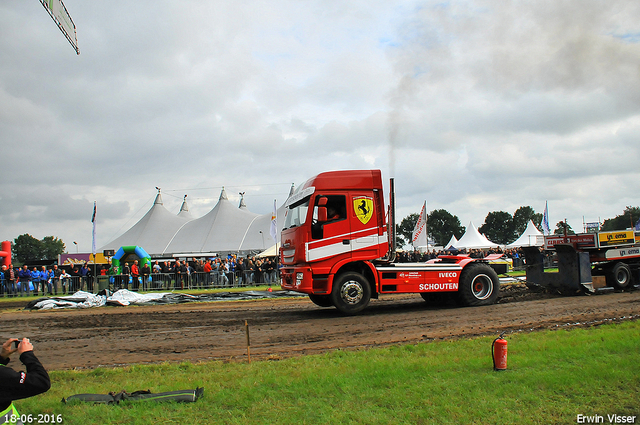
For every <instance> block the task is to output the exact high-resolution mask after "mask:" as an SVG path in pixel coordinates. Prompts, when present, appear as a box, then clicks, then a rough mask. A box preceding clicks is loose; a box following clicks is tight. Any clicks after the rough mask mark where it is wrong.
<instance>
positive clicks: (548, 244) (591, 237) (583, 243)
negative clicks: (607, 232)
mask: <svg viewBox="0 0 640 425" xmlns="http://www.w3.org/2000/svg"><path fill="white" fill-rule="evenodd" d="M596 242H597V241H596V235H595V234H594V233H589V234H582V235H567V236H566V237H564V236H561V235H554V236H545V238H544V249H554V248H553V247H554V246H556V245H558V244H561V243H569V244H573V245H575V246H576V248H597V243H596Z"/></svg>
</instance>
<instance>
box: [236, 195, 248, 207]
mask: <svg viewBox="0 0 640 425" xmlns="http://www.w3.org/2000/svg"><path fill="white" fill-rule="evenodd" d="M245 193H246V192H238V194H239V195H240V205H238V208H247V204H245V203H244V194H245Z"/></svg>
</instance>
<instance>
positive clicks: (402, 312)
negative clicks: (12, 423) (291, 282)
mask: <svg viewBox="0 0 640 425" xmlns="http://www.w3.org/2000/svg"><path fill="white" fill-rule="evenodd" d="M5 308H6V307H5ZM639 317H640V291H635V292H626V293H608V294H602V295H593V296H577V297H555V296H550V295H545V294H531V293H530V292H528V291H527V290H526V288H525V287H524V286H520V285H516V286H513V287H511V289H507V290H504V291H503V297H502V298H501V300H500V302H499V303H498V304H496V305H493V306H488V307H475V308H460V307H455V306H447V307H439V308H434V307H428V306H427V305H426V303H425V302H424V301H423V300H422V298H421V297H420V296H418V295H395V296H384V297H381V298H380V299H379V300H372V302H371V304H370V306H369V307H368V308H367V310H365V311H364V312H363V314H361V315H359V316H355V317H343V316H341V315H340V314H339V313H338V312H337V311H336V310H335V309H333V308H319V307H317V306H315V305H314V304H312V303H311V302H310V301H309V300H308V299H306V298H295V299H267V300H259V301H239V302H238V301H236V302H228V301H225V302H214V303H198V304H195V303H193V304H178V305H163V306H139V307H103V308H95V309H88V310H58V311H31V312H30V311H17V312H16V311H12V312H11V311H5V312H3V313H1V314H0V329H1V331H0V332H1V333H0V336H1V337H3V338H4V339H6V338H8V337H11V336H13V337H21V336H27V337H29V338H31V340H32V341H33V343H34V346H35V350H36V354H37V355H38V357H39V358H40V360H41V361H42V363H43V364H45V365H46V366H47V368H48V369H49V370H58V369H73V368H93V367H97V366H117V365H125V364H137V363H159V362H163V361H170V362H176V361H184V360H189V361H192V362H197V361H203V360H210V359H219V360H230V361H239V360H245V359H246V355H247V348H246V334H245V326H244V322H245V320H247V322H248V323H249V329H250V336H251V358H252V360H256V359H280V358H285V357H290V356H297V355H301V354H310V353H319V352H326V351H328V350H332V349H336V348H342V349H359V348H363V347H373V346H384V345H389V344H399V343H416V342H419V341H431V340H437V339H446V338H457V337H463V336H473V335H496V334H497V333H498V332H499V331H505V330H507V331H517V330H523V331H529V330H533V329H543V328H557V327H566V326H591V325H593V324H600V323H606V322H610V321H621V320H630V319H631V320H636V319H638V318H639ZM4 339H3V340H4Z"/></svg>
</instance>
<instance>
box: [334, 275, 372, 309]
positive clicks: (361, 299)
mask: <svg viewBox="0 0 640 425" xmlns="http://www.w3.org/2000/svg"><path fill="white" fill-rule="evenodd" d="M370 299H371V286H369V282H368V281H367V279H365V278H364V276H362V275H361V274H360V273H355V272H349V273H345V274H342V275H340V276H339V277H338V278H337V279H336V280H334V281H333V290H332V291H331V300H332V301H333V305H334V306H336V308H337V309H338V310H340V312H342V313H344V314H349V315H352V314H356V313H359V312H360V311H362V310H363V309H364V308H365V307H366V306H367V305H368V304H369V300H370Z"/></svg>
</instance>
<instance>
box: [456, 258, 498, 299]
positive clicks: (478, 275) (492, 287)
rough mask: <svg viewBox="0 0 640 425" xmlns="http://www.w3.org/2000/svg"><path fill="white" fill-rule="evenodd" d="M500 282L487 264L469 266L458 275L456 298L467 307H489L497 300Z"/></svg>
mask: <svg viewBox="0 0 640 425" xmlns="http://www.w3.org/2000/svg"><path fill="white" fill-rule="evenodd" d="M499 292H500V280H499V279H498V274H497V273H496V272H495V270H493V269H492V268H491V267H490V266H488V265H487V264H478V263H476V264H473V263H471V264H469V265H468V266H466V267H465V268H464V269H463V270H462V273H461V274H460V283H459V285H458V297H459V298H460V302H461V303H462V304H464V305H468V306H478V305H491V304H494V303H495V302H496V300H497V299H498V293H499Z"/></svg>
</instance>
